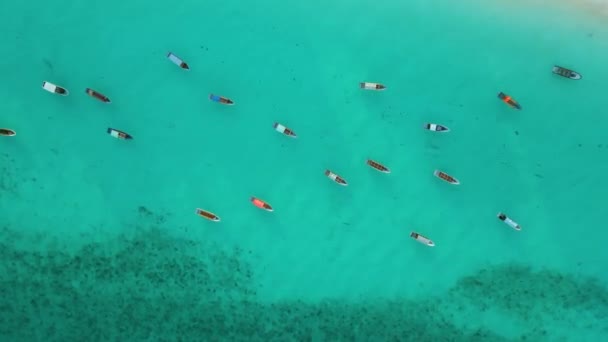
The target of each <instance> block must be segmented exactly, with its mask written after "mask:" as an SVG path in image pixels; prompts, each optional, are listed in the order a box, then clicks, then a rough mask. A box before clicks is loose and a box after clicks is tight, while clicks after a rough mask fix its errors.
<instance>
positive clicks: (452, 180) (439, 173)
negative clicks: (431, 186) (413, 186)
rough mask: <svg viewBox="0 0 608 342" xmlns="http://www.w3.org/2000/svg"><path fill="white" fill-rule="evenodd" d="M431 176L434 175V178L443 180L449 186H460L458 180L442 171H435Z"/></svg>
mask: <svg viewBox="0 0 608 342" xmlns="http://www.w3.org/2000/svg"><path fill="white" fill-rule="evenodd" d="M433 175H435V177H437V178H439V179H441V180H444V181H446V182H448V183H450V184H454V185H458V184H460V182H459V181H458V179H456V178H454V177H452V176H450V175H448V174H447V173H445V172H443V171H439V170H435V172H433Z"/></svg>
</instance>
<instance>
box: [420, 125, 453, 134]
mask: <svg viewBox="0 0 608 342" xmlns="http://www.w3.org/2000/svg"><path fill="white" fill-rule="evenodd" d="M424 128H425V129H427V130H429V131H433V132H443V133H447V132H449V131H450V129H449V128H447V127H445V126H442V125H438V124H434V123H425V124H424Z"/></svg>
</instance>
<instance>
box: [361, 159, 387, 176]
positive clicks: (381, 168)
mask: <svg viewBox="0 0 608 342" xmlns="http://www.w3.org/2000/svg"><path fill="white" fill-rule="evenodd" d="M367 165H369V166H371V167H372V168H374V169H376V170H378V171H380V172H383V173H391V170H389V169H388V168H387V167H386V166H384V165H382V164H380V163H378V162H376V161H373V160H371V159H368V160H367Z"/></svg>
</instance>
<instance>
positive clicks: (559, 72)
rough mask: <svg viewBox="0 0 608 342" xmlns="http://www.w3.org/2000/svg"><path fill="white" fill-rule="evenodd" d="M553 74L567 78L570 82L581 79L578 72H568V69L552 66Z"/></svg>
mask: <svg viewBox="0 0 608 342" xmlns="http://www.w3.org/2000/svg"><path fill="white" fill-rule="evenodd" d="M552 71H553V73H554V74H556V75H560V76H563V77H565V78H569V79H571V80H580V79H581V78H583V76H581V74H579V73H578V72H576V71H574V70H570V69H566V68H564V67H560V66H557V65H554V66H553V70H552Z"/></svg>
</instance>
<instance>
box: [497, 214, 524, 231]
mask: <svg viewBox="0 0 608 342" xmlns="http://www.w3.org/2000/svg"><path fill="white" fill-rule="evenodd" d="M496 217H498V219H499V220H501V221H503V222H504V223H506V224H507V225H508V226H509V227H511V228H513V229H515V230H521V227H520V226H519V224H518V223H517V222H515V221H513V220H511V219H510V218H509V217H508V216H507V215H505V214H503V213H498V215H496Z"/></svg>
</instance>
